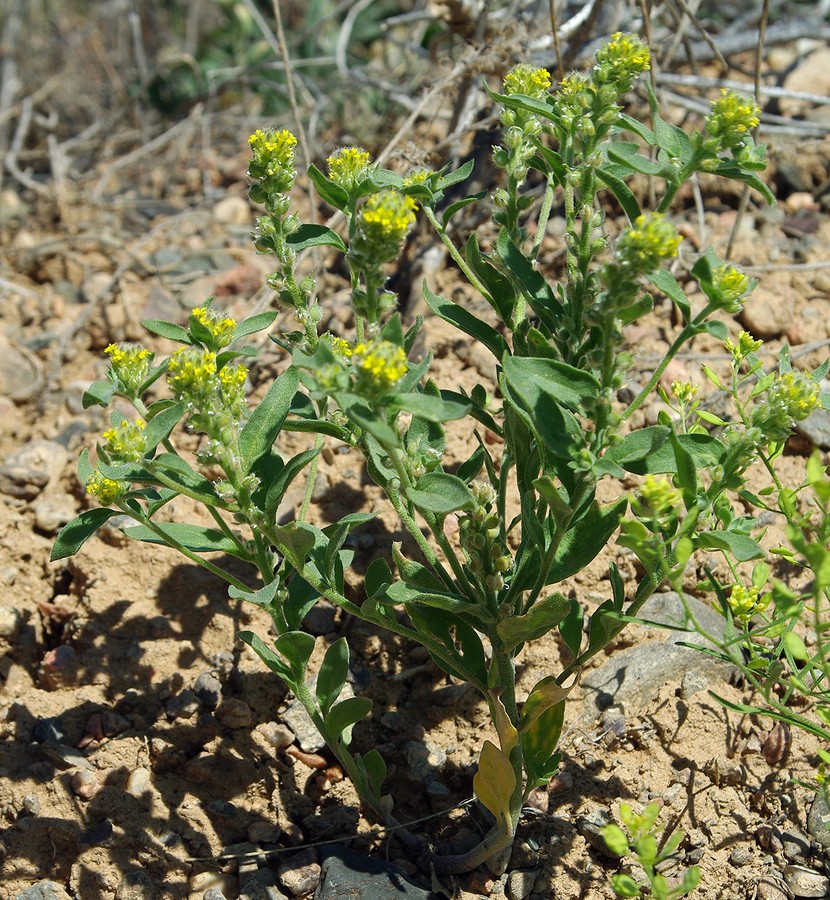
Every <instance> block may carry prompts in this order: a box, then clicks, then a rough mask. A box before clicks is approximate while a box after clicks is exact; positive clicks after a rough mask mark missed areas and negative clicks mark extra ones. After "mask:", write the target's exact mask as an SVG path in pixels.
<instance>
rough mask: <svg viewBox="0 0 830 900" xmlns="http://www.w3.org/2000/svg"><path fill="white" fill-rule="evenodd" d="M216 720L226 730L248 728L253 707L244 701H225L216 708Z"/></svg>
mask: <svg viewBox="0 0 830 900" xmlns="http://www.w3.org/2000/svg"><path fill="white" fill-rule="evenodd" d="M216 718H217V720H218V721H219V724H220V725H222V726H223V727H224V728H248V727H249V726H250V724H251V707H250V706H248V704H247V703H246V702H245V701H244V700H223V701H222V702H221V703H220V704H219V706H218V707H217V708H216Z"/></svg>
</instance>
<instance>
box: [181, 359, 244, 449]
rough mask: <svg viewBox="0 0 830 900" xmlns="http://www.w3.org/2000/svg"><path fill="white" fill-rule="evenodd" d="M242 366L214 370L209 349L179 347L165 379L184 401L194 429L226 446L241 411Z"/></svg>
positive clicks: (238, 424)
mask: <svg viewBox="0 0 830 900" xmlns="http://www.w3.org/2000/svg"><path fill="white" fill-rule="evenodd" d="M247 374H248V370H247V368H246V367H245V366H241V365H236V364H229V365H226V366H222V368H221V369H217V365H216V354H215V353H214V352H213V351H212V350H205V349H201V348H197V347H182V349H181V350H177V351H176V352H175V353H174V354H173V355H172V356H171V357H170V365H169V367H168V370H167V382H168V384H169V385H170V389H171V390H172V391H173V396H174V397H175V398H176V399H177V400H178V401H180V402H182V403H184V404H185V405H186V407H187V411H188V413H189V415H190V423H191V425H192V427H193V428H195V429H196V430H197V431H201V432H204V433H205V434H207V435H208V436H209V437H211V438H213V439H214V440H216V441H218V442H219V443H220V444H222V445H224V446H227V445H228V444H230V443H231V442H232V441H233V439H234V437H235V435H236V434H237V433H238V430H239V426H240V421H241V419H242V416H243V414H244V412H245V406H246V400H245V378H246V376H247Z"/></svg>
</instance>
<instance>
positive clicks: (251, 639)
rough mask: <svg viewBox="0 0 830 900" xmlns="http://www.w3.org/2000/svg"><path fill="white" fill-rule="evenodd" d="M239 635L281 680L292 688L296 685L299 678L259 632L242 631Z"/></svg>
mask: <svg viewBox="0 0 830 900" xmlns="http://www.w3.org/2000/svg"><path fill="white" fill-rule="evenodd" d="M238 637H239V639H240V640H241V641H242V642H243V643H245V644H247V645H248V646H249V647H250V648H251V649H252V650H253V651H254V653H256V655H257V656H258V657H259V658H260V659H261V660H262V661H263V662H264V663H265V665H266V666H268V668H269V669H270V670H271V671H272V672H273V673H274V674H275V675H276V676H277V677H278V678H279V679H280V680H281V681H284V682H285V683H286V684H287V685H288V686H289V687H290V688H293V687H294V686H295V685H296V683H297V679H295V678H294V675H293V674H292V672H291V669H289V667H288V666H287V665H286V664H285V662H283V660H282V659H280V657H279V656H277V654H276V653H274V651H273V650H272V649H271V648H270V647H269V646H268V645H267V644H266V643H265V642H264V641H263V640H262V638H261V637H260V636H259V635H258V634H254V632H253V631H240V632H239V633H238ZM300 680H301V679H300Z"/></svg>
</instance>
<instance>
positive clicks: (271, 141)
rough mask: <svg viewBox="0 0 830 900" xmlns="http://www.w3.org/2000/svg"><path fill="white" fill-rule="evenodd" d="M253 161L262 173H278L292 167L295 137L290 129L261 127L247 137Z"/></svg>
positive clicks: (295, 143) (295, 144)
mask: <svg viewBox="0 0 830 900" xmlns="http://www.w3.org/2000/svg"><path fill="white" fill-rule="evenodd" d="M248 143H249V144H250V145H251V152H252V153H253V157H254V162H255V164H256V165H257V166H259V167H261V169H262V170H263V175H269V176H270V175H279V174H282V173H283V172H285V171H287V170H289V169H292V168H293V167H294V148H295V147H296V146H297V138H296V137H294V135H293V134H291V132H290V131H286V130H285V129H283V130H282V131H276V130H274V129H268V131H263V130H262V129H261V128H257V130H256V131H255V132H254V133H253V134H252V135H251V136H250V137H249V138H248Z"/></svg>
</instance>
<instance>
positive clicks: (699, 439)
mask: <svg viewBox="0 0 830 900" xmlns="http://www.w3.org/2000/svg"><path fill="white" fill-rule="evenodd" d="M670 433H671V432H670V429H668V428H666V427H665V426H663V425H651V426H649V427H648V428H643V429H640V430H639V431H636V432H632V433H631V434H630V435H628V436H627V437H626V438H625V439H624V440H623V441H622V442H621V443H620V444H617V445H616V446H615V447H612V448H611V449H610V450H609V451H608V452H607V453H606V454H605V457H603V458H608V459H610V460H611V461H613V462H616V463H619V465H621V466H622V467H623V468H624V469H625V470H626V471H627V472H634V473H635V474H636V475H673V474H675V473H676V472H677V459H676V457H675V452H674V448H673V447H672V445H671V442H670V441H669V440H668V438H669V434H670ZM641 435H642V437H641ZM629 438H630V439H631V441H630V443H629ZM677 440H678V443H679V444H680V446H681V447H683V449H684V450H686V451H687V452H688V453H689V454H690V455H691V457H692V460H693V461H694V464H695V466H696V468H698V469H708V468H712V467H713V466H717V465H719V464H720V462H721V461H722V460H723V457H724V454H725V452H726V451H725V449H724V446H723V444H722V443H721V442H720V441H719V440H717V439H716V438H713V437H712V436H711V435H708V434H679V435H678V436H677ZM648 443H651V447H650V449H649V450H648V451H647V453H646V454H644V455H642V456H639V455H637V454H638V453H639V449H640V448H641V447H642V446H645V445H646V444H648ZM621 448H623V449H621Z"/></svg>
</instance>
